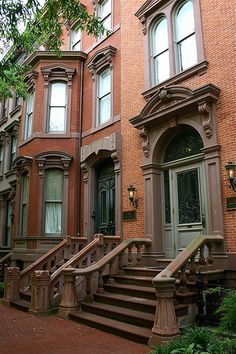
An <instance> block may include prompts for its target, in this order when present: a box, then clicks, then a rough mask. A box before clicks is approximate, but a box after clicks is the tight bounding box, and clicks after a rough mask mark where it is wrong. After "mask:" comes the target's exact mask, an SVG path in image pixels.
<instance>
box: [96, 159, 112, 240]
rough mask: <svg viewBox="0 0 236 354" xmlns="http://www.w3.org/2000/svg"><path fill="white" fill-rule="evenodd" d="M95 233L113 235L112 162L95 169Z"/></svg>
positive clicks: (106, 162) (107, 161)
mask: <svg viewBox="0 0 236 354" xmlns="http://www.w3.org/2000/svg"><path fill="white" fill-rule="evenodd" d="M96 181H97V188H96V190H97V192H96V197H95V206H96V211H95V232H98V233H102V234H104V235H115V174H114V164H113V162H112V160H110V159H109V160H106V161H105V162H103V163H102V164H100V165H99V166H98V167H97V169H96Z"/></svg>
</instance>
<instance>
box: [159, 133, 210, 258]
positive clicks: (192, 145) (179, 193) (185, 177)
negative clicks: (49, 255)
mask: <svg viewBox="0 0 236 354" xmlns="http://www.w3.org/2000/svg"><path fill="white" fill-rule="evenodd" d="M202 148H203V142H202V139H201V137H200V135H199V134H198V132H197V131H196V130H194V129H192V128H188V129H186V130H184V131H182V132H179V133H178V134H177V135H175V136H174V137H172V139H171V140H170V141H169V142H168V144H167V146H166V148H165V150H164V156H163V163H162V166H161V168H162V171H163V210H164V212H163V227H164V249H165V255H166V257H170V258H172V257H174V256H176V254H177V253H178V252H179V251H180V250H181V249H183V248H184V247H186V246H187V245H188V244H189V243H190V242H191V241H192V240H193V239H194V237H196V236H198V235H200V234H206V228H207V225H206V215H207V198H206V184H205V171H204V164H203V153H202V151H201V149H202Z"/></svg>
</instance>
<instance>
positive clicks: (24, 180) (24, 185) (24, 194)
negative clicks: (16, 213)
mask: <svg viewBox="0 0 236 354" xmlns="http://www.w3.org/2000/svg"><path fill="white" fill-rule="evenodd" d="M28 185H29V177H28V176H27V175H22V177H21V209H20V213H21V224H20V225H21V236H26V234H27V209H28V193H29V191H28Z"/></svg>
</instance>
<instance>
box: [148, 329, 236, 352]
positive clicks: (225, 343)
mask: <svg viewBox="0 0 236 354" xmlns="http://www.w3.org/2000/svg"><path fill="white" fill-rule="evenodd" d="M235 353H236V341H235V340H232V339H228V338H222V337H221V336H219V334H218V333H214V332H212V331H209V330H208V329H207V328H205V327H190V328H188V329H186V330H185V331H184V332H183V334H182V335H181V337H180V338H179V339H178V340H176V341H174V342H172V343H170V344H168V345H166V346H165V345H163V346H155V347H154V348H153V350H152V351H151V352H150V354H235Z"/></svg>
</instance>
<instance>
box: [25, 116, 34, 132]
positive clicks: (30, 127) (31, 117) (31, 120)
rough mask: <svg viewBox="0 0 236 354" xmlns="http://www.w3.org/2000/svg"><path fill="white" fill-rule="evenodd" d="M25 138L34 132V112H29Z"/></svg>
mask: <svg viewBox="0 0 236 354" xmlns="http://www.w3.org/2000/svg"><path fill="white" fill-rule="evenodd" d="M25 124H26V126H25V138H28V137H29V136H30V135H31V134H32V130H33V129H32V128H33V113H31V114H29V115H28V116H27V117H26V122H25Z"/></svg>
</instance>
